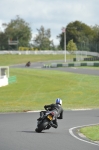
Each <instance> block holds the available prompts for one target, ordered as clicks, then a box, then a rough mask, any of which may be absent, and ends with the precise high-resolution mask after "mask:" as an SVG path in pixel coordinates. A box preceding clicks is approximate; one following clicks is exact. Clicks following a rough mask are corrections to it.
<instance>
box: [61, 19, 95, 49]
mask: <svg viewBox="0 0 99 150" xmlns="http://www.w3.org/2000/svg"><path fill="white" fill-rule="evenodd" d="M65 29H66V43H68V41H70V40H71V39H73V41H74V42H75V43H76V44H77V45H80V46H81V43H85V42H87V43H90V42H92V41H93V39H94V31H93V29H92V28H91V27H90V26H88V25H86V24H85V23H82V22H80V21H75V22H71V23H69V24H68V25H67V26H66V28H65ZM59 38H60V46H61V47H62V49H64V33H62V34H60V35H59ZM78 49H81V47H78Z"/></svg>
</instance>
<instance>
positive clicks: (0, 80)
mask: <svg viewBox="0 0 99 150" xmlns="http://www.w3.org/2000/svg"><path fill="white" fill-rule="evenodd" d="M8 77H9V67H7V66H6V67H5V66H0V87H2V86H6V85H8Z"/></svg>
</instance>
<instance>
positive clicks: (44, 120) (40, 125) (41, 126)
mask: <svg viewBox="0 0 99 150" xmlns="http://www.w3.org/2000/svg"><path fill="white" fill-rule="evenodd" d="M40 113H42V114H43V115H42V117H41V118H39V119H37V128H36V129H35V131H36V132H42V131H43V130H46V129H49V128H51V122H52V121H53V120H54V119H55V117H54V115H55V113H54V112H53V111H41V112H40Z"/></svg>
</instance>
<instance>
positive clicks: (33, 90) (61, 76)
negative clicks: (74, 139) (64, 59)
mask: <svg viewBox="0 0 99 150" xmlns="http://www.w3.org/2000/svg"><path fill="white" fill-rule="evenodd" d="M10 75H11V76H12V75H16V76H17V82H16V83H13V84H10V85H8V86H5V87H2V88H0V112H11V111H26V110H37V109H43V105H45V104H46V103H47V104H48V103H53V102H54V101H55V99H56V98H57V97H60V98H61V99H62V100H63V107H64V109H71V108H99V90H98V89H99V84H98V83H99V77H98V76H88V75H81V74H73V73H66V72H61V71H51V70H36V69H14V68H13V69H10Z"/></svg>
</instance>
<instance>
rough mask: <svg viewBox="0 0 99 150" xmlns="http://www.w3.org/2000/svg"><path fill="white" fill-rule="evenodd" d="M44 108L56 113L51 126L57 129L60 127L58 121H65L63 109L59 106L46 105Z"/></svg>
mask: <svg viewBox="0 0 99 150" xmlns="http://www.w3.org/2000/svg"><path fill="white" fill-rule="evenodd" d="M44 108H45V109H46V110H49V111H54V112H55V120H53V122H51V126H52V127H54V128H57V127H58V122H57V119H63V108H62V107H61V105H59V104H50V105H45V106H44Z"/></svg>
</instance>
